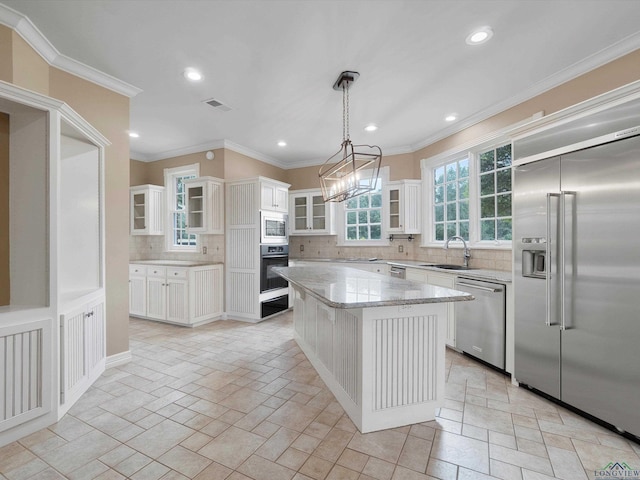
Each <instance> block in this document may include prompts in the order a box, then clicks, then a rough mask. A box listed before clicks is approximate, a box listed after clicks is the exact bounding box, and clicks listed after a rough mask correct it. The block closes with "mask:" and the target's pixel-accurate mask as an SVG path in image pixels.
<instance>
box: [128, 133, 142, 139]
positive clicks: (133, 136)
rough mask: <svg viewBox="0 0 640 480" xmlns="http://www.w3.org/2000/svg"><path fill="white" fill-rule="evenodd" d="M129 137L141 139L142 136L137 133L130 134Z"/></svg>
mask: <svg viewBox="0 0 640 480" xmlns="http://www.w3.org/2000/svg"><path fill="white" fill-rule="evenodd" d="M129 136H130V137H131V138H138V137H140V134H139V133H136V132H129Z"/></svg>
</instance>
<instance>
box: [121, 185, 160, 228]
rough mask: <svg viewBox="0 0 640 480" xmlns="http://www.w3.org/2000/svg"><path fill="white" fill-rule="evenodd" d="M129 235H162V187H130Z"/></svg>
mask: <svg viewBox="0 0 640 480" xmlns="http://www.w3.org/2000/svg"><path fill="white" fill-rule="evenodd" d="M129 192H130V208H131V212H130V215H131V219H130V222H131V235H164V187H160V186H158V185H139V186H136V187H131V188H130V190H129Z"/></svg>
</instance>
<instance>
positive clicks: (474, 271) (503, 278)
mask: <svg viewBox="0 0 640 480" xmlns="http://www.w3.org/2000/svg"><path fill="white" fill-rule="evenodd" d="M290 260H291V261H293V262H295V261H300V262H319V263H322V262H331V263H347V264H348V263H385V264H388V265H399V266H401V267H407V268H422V269H424V270H433V271H434V272H440V273H448V274H451V275H456V276H459V277H468V278H477V279H479V280H493V281H497V282H503V283H511V281H512V274H511V272H505V271H503V270H490V269H486V268H471V269H470V270H449V269H446V268H437V267H434V266H433V264H431V265H430V262H428V261H423V260H402V259H400V260H383V259H380V258H290Z"/></svg>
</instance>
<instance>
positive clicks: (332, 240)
mask: <svg viewBox="0 0 640 480" xmlns="http://www.w3.org/2000/svg"><path fill="white" fill-rule="evenodd" d="M224 238H225V237H224V235H199V236H198V251H197V252H165V251H164V237H163V236H161V235H132V236H130V237H129V258H130V260H131V261H135V260H194V261H198V262H212V263H217V262H224ZM452 245H453V244H452ZM301 246H303V247H304V251H301V250H300V247H301ZM203 247H206V248H207V253H202V252H203ZM399 250H402V252H400V251H399ZM289 256H290V257H291V258H292V259H296V258H297V259H304V258H373V257H375V258H380V259H385V260H398V259H404V260H417V261H421V262H425V263H453V264H462V250H461V249H460V248H453V247H452V248H450V249H449V250H444V249H442V248H436V247H433V248H432V247H420V235H415V238H414V240H412V241H411V242H409V241H408V240H406V239H402V240H394V241H393V242H391V245H389V246H387V247H339V246H337V237H336V236H335V235H319V236H291V237H289ZM469 265H471V266H472V267H474V268H486V269H490V270H502V271H511V250H493V249H492V250H489V249H474V248H472V249H471V259H470V260H469Z"/></svg>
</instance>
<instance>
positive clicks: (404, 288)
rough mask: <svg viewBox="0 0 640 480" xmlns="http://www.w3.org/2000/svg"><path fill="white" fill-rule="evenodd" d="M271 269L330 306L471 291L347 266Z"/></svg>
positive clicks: (416, 300)
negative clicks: (462, 290)
mask: <svg viewBox="0 0 640 480" xmlns="http://www.w3.org/2000/svg"><path fill="white" fill-rule="evenodd" d="M273 271H274V272H275V273H277V274H278V275H280V276H282V277H284V278H285V279H287V280H288V281H289V282H291V283H293V284H294V285H296V286H298V287H300V288H302V289H303V290H305V291H306V292H308V293H309V294H310V295H312V296H314V297H315V298H317V299H318V300H320V301H321V302H323V303H325V304H326V305H329V306H330V307H334V308H370V307H384V306H396V305H408V304H424V303H441V302H461V301H468V300H473V299H474V297H473V295H471V294H469V293H466V292H461V291H459V290H452V289H449V288H443V287H437V286H435V285H429V284H425V283H420V282H414V281H411V280H404V279H399V278H394V277H390V276H388V275H380V274H377V273H372V272H365V271H363V270H358V269H356V268H350V267H347V266H344V267H343V266H324V265H318V266H313V267H274V268H273Z"/></svg>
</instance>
